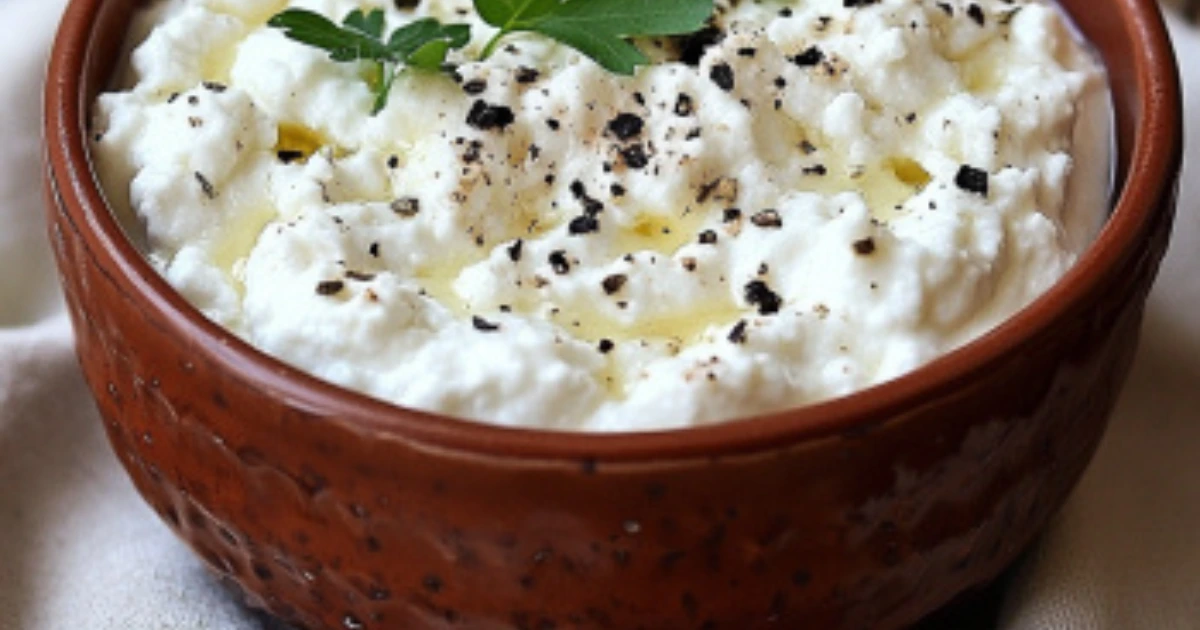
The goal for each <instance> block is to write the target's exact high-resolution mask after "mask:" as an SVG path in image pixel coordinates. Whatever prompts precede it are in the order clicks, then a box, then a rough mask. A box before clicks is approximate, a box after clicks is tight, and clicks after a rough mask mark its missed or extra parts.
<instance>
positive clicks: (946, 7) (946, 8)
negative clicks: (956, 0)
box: [937, 2, 954, 17]
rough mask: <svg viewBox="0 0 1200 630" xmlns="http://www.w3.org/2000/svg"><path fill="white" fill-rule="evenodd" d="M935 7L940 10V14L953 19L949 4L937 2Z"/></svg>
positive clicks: (952, 9)
mask: <svg viewBox="0 0 1200 630" xmlns="http://www.w3.org/2000/svg"><path fill="white" fill-rule="evenodd" d="M937 7H938V8H939V9H941V10H942V13H945V14H946V15H948V16H950V17H954V7H953V6H951V5H950V3H949V2H939V3H937Z"/></svg>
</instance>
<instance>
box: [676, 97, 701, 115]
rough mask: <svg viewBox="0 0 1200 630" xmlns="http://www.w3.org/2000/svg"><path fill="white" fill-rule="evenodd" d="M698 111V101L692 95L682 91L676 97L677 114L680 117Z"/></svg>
mask: <svg viewBox="0 0 1200 630" xmlns="http://www.w3.org/2000/svg"><path fill="white" fill-rule="evenodd" d="M695 111H696V103H695V101H693V100H692V97H691V96H688V95H687V94H683V93H682V92H681V93H680V94H679V96H678V97H677V98H676V99H675V115H676V116H680V117H687V116H691V115H692V114H693V113H695Z"/></svg>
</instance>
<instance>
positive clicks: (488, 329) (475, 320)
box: [430, 315, 500, 593]
mask: <svg viewBox="0 0 1200 630" xmlns="http://www.w3.org/2000/svg"><path fill="white" fill-rule="evenodd" d="M471 325H472V326H474V327H475V330H478V331H479V332H482V333H493V332H496V331H498V330H500V324H497V323H495V322H489V321H488V320H486V319H484V318H482V317H480V316H478V315H476V316H475V317H472V318H471ZM430 590H432V589H430ZM434 592H435V593H436V592H437V591H434Z"/></svg>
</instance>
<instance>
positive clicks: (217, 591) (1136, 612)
mask: <svg viewBox="0 0 1200 630" xmlns="http://www.w3.org/2000/svg"><path fill="white" fill-rule="evenodd" d="M63 2H64V0H0V24H6V25H10V26H11V28H9V29H8V33H7V34H6V36H5V37H3V38H0V59H3V60H4V63H3V65H2V66H0V138H2V139H3V142H2V143H0V226H3V227H2V228H0V630H165V629H179V630H200V629H204V630H260V629H261V628H262V627H263V624H264V622H263V621H261V620H260V618H259V617H258V616H257V615H254V614H252V613H249V612H246V611H244V610H243V609H241V608H240V606H239V605H238V603H237V602H236V601H234V599H233V598H232V597H231V596H230V595H229V594H228V593H227V592H226V591H225V590H224V589H222V588H221V587H219V586H218V585H217V584H216V583H215V582H214V581H213V580H211V579H210V578H209V577H208V575H207V573H206V572H205V571H204V570H203V569H202V568H201V567H200V565H199V563H198V561H197V560H195V559H194V558H193V557H192V556H191V554H190V553H189V552H188V551H187V550H186V549H185V548H184V547H183V546H182V544H181V543H179V542H177V541H176V540H175V538H174V537H173V536H172V535H171V534H170V532H168V531H167V529H166V527H165V526H164V525H162V524H161V523H160V522H159V521H158V519H157V517H156V516H155V515H154V514H153V513H152V512H151V511H150V510H149V509H148V508H147V507H145V506H144V505H143V504H142V503H141V501H140V499H139V498H138V497H137V496H136V494H135V493H134V490H133V488H132V486H131V485H130V483H129V482H128V481H127V480H126V479H125V476H124V474H123V472H122V471H121V470H120V468H119V466H118V464H117V461H116V459H115V458H114V457H113V455H112V454H111V453H110V452H109V449H108V445H107V443H106V442H105V440H104V438H103V434H102V431H101V426H100V421H99V419H98V418H97V416H96V413H95V411H94V410H93V408H92V404H91V402H90V400H89V398H88V394H87V392H86V391H85V388H84V385H83V382H82V380H81V378H80V376H79V373H78V367H77V365H76V363H75V359H74V356H73V354H72V346H71V333H70V327H69V325H68V323H67V320H66V317H65V315H64V314H63V312H62V308H63V307H62V303H61V300H60V299H59V298H58V290H57V280H56V276H55V274H54V272H53V268H52V266H51V259H50V254H49V251H48V247H47V246H46V245H45V241H46V238H45V236H44V234H45V228H44V227H43V219H42V206H41V204H42V202H41V192H40V188H39V186H38V184H37V182H39V181H40V168H41V166H40V147H39V139H38V137H37V130H38V129H40V125H39V124H38V120H39V102H40V86H41V76H42V68H43V64H44V59H45V54H46V51H47V49H48V47H49V42H50V39H51V36H52V32H53V27H54V25H55V23H56V21H57V18H58V15H59V14H60V12H61V8H62V5H63ZM1172 28H1173V31H1174V34H1175V37H1176V40H1177V49H1178V51H1179V56H1180V59H1181V61H1182V63H1183V66H1184V70H1183V72H1184V76H1185V77H1186V78H1187V79H1188V80H1187V81H1186V83H1187V90H1186V92H1187V94H1186V99H1187V102H1189V103H1190V104H1191V105H1192V107H1191V110H1192V114H1191V116H1190V117H1191V119H1192V122H1193V124H1192V125H1191V133H1190V134H1189V138H1188V139H1187V147H1188V159H1189V164H1190V166H1189V172H1190V175H1185V176H1184V180H1183V181H1184V184H1183V194H1182V196H1181V199H1182V200H1183V201H1182V206H1181V207H1180V211H1179V220H1178V224H1177V227H1176V231H1175V238H1174V244H1173V247H1172V249H1171V252H1170V254H1169V255H1168V257H1167V260H1166V263H1165V266H1164V268H1163V274H1162V277H1161V278H1160V280H1159V284H1158V286H1157V288H1156V289H1155V291H1154V293H1153V294H1152V295H1151V298H1150V305H1149V310H1148V313H1147V318H1146V324H1145V329H1144V333H1143V341H1142V346H1141V351H1140V353H1139V354H1138V358H1137V362H1136V365H1135V367H1134V371H1133V375H1132V377H1131V379H1130V383H1129V385H1128V387H1127V389H1126V391H1125V393H1124V396H1123V398H1122V400H1121V404H1120V407H1119V409H1118V410H1117V413H1116V416H1115V418H1114V419H1113V423H1112V427H1111V429H1110V431H1109V433H1108V435H1107V438H1106V439H1105V441H1104V444H1103V446H1102V448H1101V451H1100V453H1099V455H1098V456H1097V458H1096V460H1095V462H1094V463H1093V465H1092V466H1091V468H1090V469H1089V471H1088V473H1087V475H1086V477H1085V478H1084V480H1083V482H1082V484H1081V485H1080V487H1079V488H1078V490H1077V491H1076V492H1075V494H1074V496H1073V497H1072V498H1071V500H1070V502H1069V503H1068V505H1067V506H1066V508H1065V509H1064V510H1063V512H1062V513H1061V514H1060V515H1059V517H1058V518H1057V519H1056V520H1055V522H1054V524H1053V525H1052V527H1051V528H1050V530H1049V532H1048V533H1047V535H1046V536H1045V537H1044V538H1043V539H1042V541H1041V542H1040V543H1039V544H1038V545H1037V547H1036V548H1035V550H1034V552H1033V553H1032V554H1030V556H1029V557H1028V558H1026V560H1025V561H1024V562H1023V563H1022V564H1021V568H1020V569H1019V570H1018V571H1017V573H1016V577H1015V578H1014V579H1013V580H1012V582H1011V584H1010V586H1009V589H1008V592H1007V594H1006V596H1005V603H1004V606H1003V608H1002V612H1001V615H1000V616H1001V619H1000V623H999V627H1000V628H1003V629H1004V630H1035V629H1043V628H1055V629H1066V630H1073V629H1077V628H1078V629H1081V630H1082V629H1087V630H1107V629H1112V630H1137V629H1149V630H1175V629H1181V630H1182V629H1195V628H1200V536H1198V533H1200V467H1197V466H1195V464H1194V462H1195V455H1194V453H1196V452H1197V451H1198V449H1200V422H1197V421H1196V420H1200V417H1198V416H1200V317H1197V316H1196V313H1197V312H1200V274H1198V273H1196V269H1200V202H1198V201H1196V200H1197V199H1200V164H1198V163H1197V159H1198V158H1200V153H1198V152H1200V137H1198V132H1200V29H1197V30H1192V29H1189V28H1188V27H1186V26H1183V25H1182V23H1181V22H1179V21H1177V20H1173V21H1172ZM989 625H990V624H989ZM965 630H970V629H965Z"/></svg>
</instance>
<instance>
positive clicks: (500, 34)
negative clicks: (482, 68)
mask: <svg viewBox="0 0 1200 630" xmlns="http://www.w3.org/2000/svg"><path fill="white" fill-rule="evenodd" d="M505 35H508V31H507V30H505V29H500V30H499V31H497V32H496V34H495V35H493V36H492V38H491V39H489V40H488V43H487V45H486V46H484V47H483V52H481V53H479V60H480V61H487V60H488V57H491V56H492V53H494V52H496V48H498V47H499V46H500V40H502V39H504V36H505Z"/></svg>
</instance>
